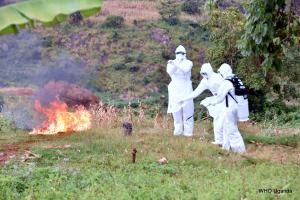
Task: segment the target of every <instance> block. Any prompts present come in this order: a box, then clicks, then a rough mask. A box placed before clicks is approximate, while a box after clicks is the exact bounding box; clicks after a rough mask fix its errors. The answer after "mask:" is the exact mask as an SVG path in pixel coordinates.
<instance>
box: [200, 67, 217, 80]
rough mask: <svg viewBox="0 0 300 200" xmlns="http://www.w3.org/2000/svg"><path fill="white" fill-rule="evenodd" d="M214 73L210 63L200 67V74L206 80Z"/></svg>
mask: <svg viewBox="0 0 300 200" xmlns="http://www.w3.org/2000/svg"><path fill="white" fill-rule="evenodd" d="M213 73H214V71H213V69H212V67H211V65H210V63H204V64H203V65H202V66H201V70H200V74H201V76H203V77H204V78H206V79H209V78H210V77H211V76H212V75H213Z"/></svg>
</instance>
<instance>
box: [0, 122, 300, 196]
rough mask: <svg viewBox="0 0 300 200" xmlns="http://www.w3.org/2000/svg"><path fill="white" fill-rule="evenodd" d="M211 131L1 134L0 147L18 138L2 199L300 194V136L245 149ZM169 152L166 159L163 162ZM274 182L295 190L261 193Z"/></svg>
mask: <svg viewBox="0 0 300 200" xmlns="http://www.w3.org/2000/svg"><path fill="white" fill-rule="evenodd" d="M211 132H212V129H211V126H210V125H209V123H206V122H204V123H202V124H201V126H200V125H199V123H197V126H196V135H195V137H194V138H184V137H174V136H172V133H171V129H170V128H167V127H164V128H163V127H160V126H154V125H153V123H152V122H151V121H147V122H145V124H143V126H140V125H136V126H135V127H134V132H133V136H131V137H124V136H123V134H122V130H121V128H117V127H116V128H108V127H107V128H104V127H103V128H97V129H93V130H91V131H87V132H78V133H71V134H60V135H57V136H29V135H28V134H27V133H25V132H22V131H16V132H7V133H2V134H1V136H0V144H1V149H2V150H4V148H5V147H7V143H8V142H10V143H12V142H13V141H14V144H13V145H15V147H16V148H17V153H16V156H15V157H14V156H11V157H12V158H11V159H9V160H7V161H6V163H5V164H4V165H3V166H2V167H1V169H0V170H1V173H0V199H5V200H7V199H289V200H290V199H299V197H300V191H299V185H300V182H299V180H300V179H299V178H300V177H299V163H300V159H299V155H300V150H299V145H298V144H299V138H298V139H297V140H296V143H297V145H296V146H295V147H293V148H292V147H287V146H280V145H277V146H274V145H262V144H261V145H258V144H251V143H248V144H247V149H248V153H247V154H245V155H238V154H234V153H229V152H226V151H223V150H221V149H220V148H218V147H216V146H214V145H212V144H210V141H211V139H212V133H211ZM244 137H247V135H246V134H244ZM252 139H253V138H252ZM246 141H248V140H246ZM5 144H6V145H5ZM133 148H136V149H137V160H136V163H132V155H131V153H132V149H133ZM291 148H292V150H291ZM28 150H29V151H30V154H31V153H32V154H31V156H29V157H26V152H27V154H28ZM262 151H263V152H262ZM271 151H272V152H271ZM284 151H286V152H288V153H287V154H283V152H284ZM162 156H164V157H166V158H167V159H168V163H167V164H164V165H160V164H158V163H157V160H158V159H159V158H160V157H162ZM268 156H269V157H268ZM276 156H277V157H278V156H282V157H281V159H275V157H276ZM24 157H26V158H27V159H24ZM24 160H26V161H24ZM269 188H270V189H290V190H292V193H285V194H274V193H273V192H272V193H259V189H269Z"/></svg>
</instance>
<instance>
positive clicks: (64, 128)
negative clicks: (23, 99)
mask: <svg viewBox="0 0 300 200" xmlns="http://www.w3.org/2000/svg"><path fill="white" fill-rule="evenodd" d="M35 109H36V110H37V111H38V112H40V113H42V114H44V115H45V116H46V120H45V121H44V122H42V124H41V125H40V126H39V127H38V128H34V129H33V131H31V132H30V133H29V134H32V135H37V134H44V135H53V134H57V133H62V132H72V131H84V130H88V129H90V128H91V127H92V116H91V114H90V112H89V111H88V110H87V109H86V108H85V107H84V106H82V105H80V106H77V107H76V108H75V110H74V111H73V112H71V111H70V108H69V107H68V105H67V104H66V103H64V102H61V101H59V100H54V101H52V102H50V106H48V107H44V106H42V105H41V103H40V101H38V100H36V101H35Z"/></svg>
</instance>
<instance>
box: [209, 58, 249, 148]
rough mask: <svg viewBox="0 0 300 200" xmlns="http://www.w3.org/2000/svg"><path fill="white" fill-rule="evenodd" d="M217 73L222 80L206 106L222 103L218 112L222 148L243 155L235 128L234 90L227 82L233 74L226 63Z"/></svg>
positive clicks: (235, 103)
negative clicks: (214, 95)
mask: <svg viewBox="0 0 300 200" xmlns="http://www.w3.org/2000/svg"><path fill="white" fill-rule="evenodd" d="M218 72H219V73H220V75H221V76H222V77H223V79H224V80H223V81H222V83H221V85H220V88H219V90H218V92H217V96H216V98H214V99H213V101H210V102H209V103H208V105H216V104H219V103H222V109H221V111H220V123H221V124H222V128H223V143H222V148H223V149H226V150H230V149H232V150H233V151H234V152H237V153H244V152H245V151H246V149H245V144H244V141H243V138H242V136H241V134H240V132H239V130H238V127H237V121H238V104H237V100H236V95H235V88H234V86H233V84H232V82H231V81H230V80H229V79H231V78H232V77H233V76H234V74H232V69H231V67H230V65H228V64H226V63H224V64H222V65H221V66H220V68H219V70H218ZM203 101H205V100H203Z"/></svg>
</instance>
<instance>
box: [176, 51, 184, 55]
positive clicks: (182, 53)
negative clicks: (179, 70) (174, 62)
mask: <svg viewBox="0 0 300 200" xmlns="http://www.w3.org/2000/svg"><path fill="white" fill-rule="evenodd" d="M176 54H181V55H185V53H184V52H176Z"/></svg>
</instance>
